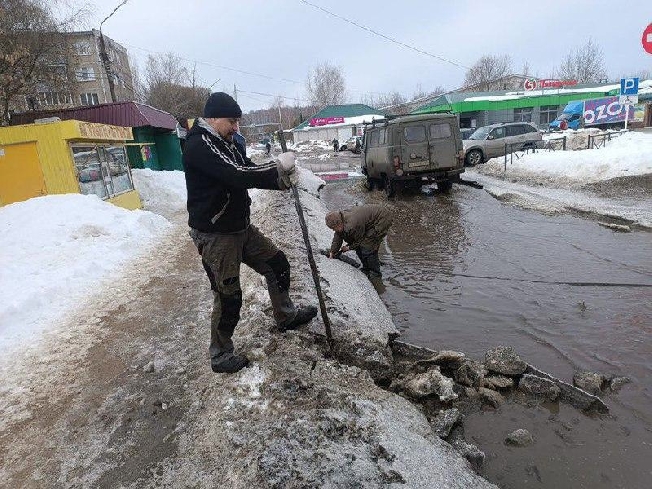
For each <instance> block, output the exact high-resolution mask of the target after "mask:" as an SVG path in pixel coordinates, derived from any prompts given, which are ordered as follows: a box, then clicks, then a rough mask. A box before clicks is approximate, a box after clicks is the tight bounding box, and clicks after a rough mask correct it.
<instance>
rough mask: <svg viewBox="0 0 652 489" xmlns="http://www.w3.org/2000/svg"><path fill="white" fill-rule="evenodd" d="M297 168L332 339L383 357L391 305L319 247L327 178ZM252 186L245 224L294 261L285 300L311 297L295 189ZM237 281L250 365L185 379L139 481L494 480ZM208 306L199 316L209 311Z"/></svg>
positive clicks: (254, 284)
mask: <svg viewBox="0 0 652 489" xmlns="http://www.w3.org/2000/svg"><path fill="white" fill-rule="evenodd" d="M300 176H301V181H300V184H299V188H300V189H301V190H300V198H301V204H302V206H303V209H304V216H305V219H306V221H307V224H308V228H309V235H310V238H311V245H312V248H313V251H314V252H315V260H316V262H317V265H318V267H319V272H320V275H321V283H322V288H323V291H324V294H325V298H326V305H327V308H328V312H329V316H330V319H331V322H332V327H333V333H334V336H335V338H336V340H337V343H338V344H339V345H342V344H345V345H346V348H345V349H346V350H347V354H348V356H349V358H351V360H352V362H353V363H355V361H356V360H361V362H360V363H365V364H367V365H372V366H375V365H381V366H387V364H388V362H389V361H390V358H389V357H390V356H391V353H389V349H388V348H387V341H388V335H390V334H395V333H396V328H395V327H394V325H393V323H392V319H391V316H390V314H389V312H388V311H387V309H386V307H385V306H384V305H383V303H382V301H381V300H380V298H379V297H378V294H377V293H376V292H375V290H374V289H373V287H372V285H371V284H370V283H369V281H368V280H367V278H366V277H365V276H364V275H363V274H362V273H361V272H360V271H358V270H357V269H354V268H352V267H351V266H350V265H347V264H345V263H342V262H340V261H338V260H329V259H327V258H326V257H324V256H322V255H320V254H319V253H318V250H319V249H322V248H326V247H328V245H329V244H330V240H331V237H332V235H331V231H330V230H328V228H326V226H325V224H324V216H325V214H326V211H327V209H326V208H325V206H324V204H323V203H322V202H321V201H320V200H319V198H318V196H317V189H318V188H319V187H320V186H321V185H322V184H323V181H321V180H320V179H318V178H316V177H315V176H314V175H313V174H312V173H311V172H308V171H306V170H301V171H300ZM306 189H307V190H306ZM250 194H251V196H252V200H253V201H254V204H253V205H252V223H253V224H254V225H256V226H257V227H258V228H259V229H260V230H261V231H262V232H263V233H264V234H266V235H267V236H268V237H270V238H271V239H272V240H273V241H274V242H275V243H276V244H277V245H278V246H279V248H281V249H282V250H283V251H284V252H285V253H286V254H287V256H288V260H289V261H290V263H291V266H292V285H291V289H290V291H291V295H292V297H293V299H294V300H295V302H296V303H298V304H305V303H310V304H315V305H317V298H316V295H315V291H314V284H313V282H312V276H311V272H310V268H309V265H308V261H307V257H306V250H305V246H304V244H303V238H302V234H301V230H300V228H299V222H298V217H297V215H296V211H295V206H294V201H293V198H292V193H291V192H279V191H266V190H258V191H253V192H251V193H250ZM241 282H242V288H243V310H242V319H241V322H240V324H239V326H238V329H237V330H236V333H235V336H234V341H235V343H236V349H238V350H239V351H243V352H245V353H246V354H247V355H248V356H249V357H250V359H251V360H252V362H253V365H252V366H251V367H249V368H247V369H244V370H242V371H241V372H239V373H237V374H234V375H232V376H215V375H214V374H212V373H210V372H208V373H204V374H203V375H202V376H200V377H199V378H198V379H197V381H196V382H193V383H192V384H191V385H190V386H189V390H190V391H193V390H196V391H201V392H202V395H201V400H199V401H198V402H197V403H194V404H193V405H192V406H191V408H190V411H189V412H188V413H187V416H186V418H187V419H188V420H189V422H188V423H187V424H186V423H184V429H183V430H182V432H181V433H180V437H179V450H178V452H177V454H176V455H175V457H172V458H170V459H169V460H168V463H167V464H166V465H165V466H164V467H162V468H161V471H160V473H159V475H157V476H156V477H154V478H153V479H150V480H148V481H147V484H148V486H149V487H159V486H162V485H163V486H164V485H174V484H175V483H178V482H179V481H180V480H183V481H184V483H186V484H188V485H193V486H196V487H214V485H215V484H216V483H218V482H219V484H221V485H224V486H228V487H233V488H248V487H273V488H276V487H278V488H281V487H332V488H335V487H354V486H355V487H358V486H359V487H378V488H380V487H386V486H388V485H390V484H392V483H399V484H404V487H412V488H438V487H441V488H468V487H474V488H485V487H487V488H488V487H495V486H493V485H492V484H490V483H488V482H487V481H485V480H484V479H482V478H481V477H479V476H477V475H476V474H475V473H474V472H473V471H472V470H471V468H470V466H469V464H468V462H467V461H466V460H464V459H463V458H462V457H461V456H460V455H459V454H458V453H457V452H456V451H454V450H453V449H452V448H451V447H450V446H449V445H448V444H446V443H445V442H443V441H442V440H440V439H439V438H438V437H437V436H436V435H435V434H434V432H433V430H432V428H431V427H430V425H429V423H428V421H427V419H426V418H425V416H424V415H423V414H422V413H421V411H420V410H419V409H418V408H416V407H415V406H414V405H412V404H411V403H409V402H408V401H407V400H405V399H403V398H401V397H399V396H397V395H395V394H392V393H389V392H386V391H385V390H383V389H381V388H379V387H378V386H376V384H375V383H374V381H373V379H372V378H371V376H370V373H369V371H368V370H365V369H361V368H359V367H356V366H353V365H345V364H343V363H340V362H339V361H337V360H334V359H329V358H327V357H326V356H325V355H324V354H325V343H324V342H323V341H320V340H319V339H318V338H319V335H318V336H315V334H314V333H313V332H312V331H316V332H317V333H320V334H322V335H323V333H324V332H323V323H322V321H321V318H320V317H319V316H318V317H317V318H316V319H315V320H313V321H312V323H311V325H310V327H309V328H301V329H300V330H298V331H293V332H287V333H284V334H280V333H278V332H274V331H273V329H274V325H273V321H272V319H271V317H270V316H271V311H270V303H269V298H268V295H267V291H266V287H265V283H264V279H263V278H262V277H261V276H259V275H257V274H256V273H255V272H253V271H252V270H250V269H248V268H247V267H243V268H242V273H241ZM205 315H206V317H205V318H204V319H202V321H205V322H207V321H208V316H209V311H206V312H205ZM207 367H208V365H206V368H207ZM140 482H144V481H140ZM137 486H138V485H137V484H136V485H134V486H133V487H137Z"/></svg>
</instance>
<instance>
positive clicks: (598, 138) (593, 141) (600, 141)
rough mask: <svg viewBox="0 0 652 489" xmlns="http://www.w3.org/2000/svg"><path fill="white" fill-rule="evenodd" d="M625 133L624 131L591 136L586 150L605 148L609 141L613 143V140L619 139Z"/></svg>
mask: <svg viewBox="0 0 652 489" xmlns="http://www.w3.org/2000/svg"><path fill="white" fill-rule="evenodd" d="M624 133H625V132H624V131H619V132H605V133H602V134H596V135H595V136H592V135H591V134H589V141H588V144H587V146H586V148H587V149H598V148H604V146H605V145H606V144H607V141H611V140H612V139H613V138H617V137H618V136H621V135H623V134H624Z"/></svg>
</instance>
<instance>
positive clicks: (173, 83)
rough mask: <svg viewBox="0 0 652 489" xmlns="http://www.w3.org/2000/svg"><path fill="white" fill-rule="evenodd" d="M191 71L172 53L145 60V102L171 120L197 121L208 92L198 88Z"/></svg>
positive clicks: (203, 88)
mask: <svg viewBox="0 0 652 489" xmlns="http://www.w3.org/2000/svg"><path fill="white" fill-rule="evenodd" d="M195 78H196V76H195V69H194V68H193V69H192V70H189V69H188V68H187V67H186V66H185V65H184V64H183V62H182V61H181V59H180V58H178V57H176V56H175V55H174V54H172V53H166V54H161V55H158V56H151V55H150V56H148V58H147V66H146V68H145V84H144V85H145V90H144V94H145V101H146V103H147V104H149V105H151V106H152V107H155V108H157V109H161V110H165V111H166V112H169V113H170V114H172V115H174V116H175V117H186V118H188V117H197V116H198V115H200V114H201V113H202V110H203V108H204V104H205V103H206V99H207V98H208V96H209V95H210V90H209V89H208V88H205V87H201V86H198V85H197V83H196V79H195Z"/></svg>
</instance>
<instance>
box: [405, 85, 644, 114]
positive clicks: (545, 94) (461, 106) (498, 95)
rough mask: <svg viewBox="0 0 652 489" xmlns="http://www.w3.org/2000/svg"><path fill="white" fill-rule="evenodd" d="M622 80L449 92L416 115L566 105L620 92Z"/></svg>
mask: <svg viewBox="0 0 652 489" xmlns="http://www.w3.org/2000/svg"><path fill="white" fill-rule="evenodd" d="M648 87H652V80H645V81H641V82H640V83H639V90H640V91H641V92H643V93H645V91H646V90H647V89H648ZM619 92H620V84H619V83H587V84H583V85H576V86H572V87H565V88H548V89H544V90H541V89H536V90H530V91H524V90H522V91H515V90H502V91H496V92H454V93H445V94H443V95H441V96H440V97H438V98H436V99H435V100H433V101H432V102H430V103H428V104H426V105H423V106H421V107H419V108H418V109H416V110H415V111H414V112H412V113H413V114H428V113H432V112H446V111H451V112H456V113H458V112H473V111H477V110H501V109H510V108H519V107H535V106H540V105H563V104H566V103H568V102H570V101H573V100H585V99H589V98H597V97H604V96H610V95H618V94H619Z"/></svg>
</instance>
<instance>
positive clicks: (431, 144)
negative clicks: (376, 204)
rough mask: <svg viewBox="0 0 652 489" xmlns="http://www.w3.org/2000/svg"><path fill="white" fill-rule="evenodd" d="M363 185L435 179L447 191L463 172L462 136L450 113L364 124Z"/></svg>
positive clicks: (389, 190)
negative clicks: (364, 180) (364, 181)
mask: <svg viewBox="0 0 652 489" xmlns="http://www.w3.org/2000/svg"><path fill="white" fill-rule="evenodd" d="M362 152H363V156H362V173H363V174H364V175H365V176H366V177H367V188H368V189H373V188H374V187H376V186H378V187H380V188H384V189H385V193H386V194H387V196H388V197H391V196H392V195H394V193H395V192H396V191H397V190H398V189H399V188H401V187H406V186H416V185H419V186H420V185H424V184H427V183H432V182H435V183H437V187H438V188H439V189H440V190H442V191H444V192H448V191H449V190H450V189H451V187H452V186H453V181H455V180H456V179H458V178H459V175H460V174H461V173H462V172H464V153H463V152H462V136H461V135H460V128H459V125H458V122H457V118H456V116H455V115H453V114H424V115H413V116H404V117H398V118H396V119H391V120H385V121H381V122H375V123H374V124H372V125H371V126H368V127H367V129H366V131H365V136H364V146H363V149H362Z"/></svg>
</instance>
